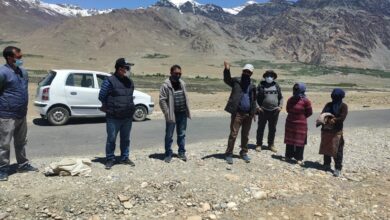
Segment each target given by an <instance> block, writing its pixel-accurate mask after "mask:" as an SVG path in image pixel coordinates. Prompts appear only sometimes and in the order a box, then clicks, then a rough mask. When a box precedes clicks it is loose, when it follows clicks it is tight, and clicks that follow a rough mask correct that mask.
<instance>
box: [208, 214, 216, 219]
mask: <svg viewBox="0 0 390 220" xmlns="http://www.w3.org/2000/svg"><path fill="white" fill-rule="evenodd" d="M209 219H212V220H214V219H217V216H216V215H214V214H210V215H209Z"/></svg>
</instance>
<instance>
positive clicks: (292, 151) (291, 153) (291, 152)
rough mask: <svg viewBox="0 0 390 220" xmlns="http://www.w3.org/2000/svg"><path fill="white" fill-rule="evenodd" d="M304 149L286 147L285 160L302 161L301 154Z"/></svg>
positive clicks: (301, 147) (292, 146)
mask: <svg viewBox="0 0 390 220" xmlns="http://www.w3.org/2000/svg"><path fill="white" fill-rule="evenodd" d="M304 151H305V147H303V146H295V145H289V144H287V145H286V154H285V156H286V158H295V159H296V160H303V152H304Z"/></svg>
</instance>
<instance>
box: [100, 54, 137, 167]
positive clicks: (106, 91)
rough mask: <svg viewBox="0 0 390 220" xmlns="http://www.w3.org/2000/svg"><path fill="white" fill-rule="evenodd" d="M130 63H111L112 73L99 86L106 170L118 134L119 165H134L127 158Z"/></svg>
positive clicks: (131, 105)
mask: <svg viewBox="0 0 390 220" xmlns="http://www.w3.org/2000/svg"><path fill="white" fill-rule="evenodd" d="M133 65H134V64H132V63H128V62H127V61H126V60H125V59H124V58H120V59H118V60H117V61H116V64H115V73H114V74H113V75H112V76H110V77H108V78H107V79H106V80H105V81H104V82H103V83H102V86H101V89H100V93H99V100H100V101H101V102H102V108H101V110H102V111H104V112H106V118H107V123H106V129H107V143H106V169H108V170H109V169H111V167H112V166H113V165H114V164H115V154H114V153H115V142H116V137H117V135H118V132H119V133H120V149H121V156H120V161H119V163H120V164H125V165H130V166H135V164H134V163H133V162H132V161H131V160H130V159H129V151H130V150H129V148H130V132H131V126H132V124H133V115H134V111H135V106H134V100H133V93H134V83H133V81H132V80H131V79H130V78H129V77H128V76H129V75H130V74H128V73H130V68H131V66H133Z"/></svg>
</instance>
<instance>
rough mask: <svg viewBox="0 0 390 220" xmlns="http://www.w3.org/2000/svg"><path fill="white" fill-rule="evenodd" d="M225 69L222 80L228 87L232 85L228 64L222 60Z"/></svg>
mask: <svg viewBox="0 0 390 220" xmlns="http://www.w3.org/2000/svg"><path fill="white" fill-rule="evenodd" d="M224 66H225V69H224V70H223V81H224V82H225V83H226V84H227V85H228V86H230V87H233V79H232V76H231V74H230V64H229V63H228V62H226V61H225V62H224Z"/></svg>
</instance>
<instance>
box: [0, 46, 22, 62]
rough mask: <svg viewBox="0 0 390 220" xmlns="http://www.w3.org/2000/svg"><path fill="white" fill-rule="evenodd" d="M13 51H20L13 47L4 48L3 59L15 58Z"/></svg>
mask: <svg viewBox="0 0 390 220" xmlns="http://www.w3.org/2000/svg"><path fill="white" fill-rule="evenodd" d="M14 50H15V51H16V52H18V53H19V52H20V51H21V50H20V49H19V48H17V47H14V46H8V47H6V48H4V50H3V57H4V59H5V60H7V58H8V57H13V56H15V54H14Z"/></svg>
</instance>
